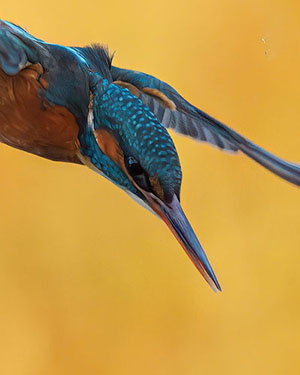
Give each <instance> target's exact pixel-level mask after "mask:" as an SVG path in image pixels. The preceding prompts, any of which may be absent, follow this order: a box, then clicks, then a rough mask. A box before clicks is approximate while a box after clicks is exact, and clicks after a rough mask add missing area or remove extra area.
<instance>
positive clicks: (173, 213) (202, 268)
mask: <svg viewBox="0 0 300 375" xmlns="http://www.w3.org/2000/svg"><path fill="white" fill-rule="evenodd" d="M149 205H150V206H151V208H152V209H153V210H154V211H155V212H156V213H157V214H158V215H159V216H160V217H161V218H162V219H163V221H164V222H165V223H166V224H167V226H168V227H169V228H170V229H171V231H172V233H173V234H174V236H175V237H176V238H177V240H178V241H179V243H180V244H181V246H182V247H183V249H184V251H185V252H186V253H187V255H188V256H189V257H190V259H191V260H192V262H193V263H194V265H195V266H196V267H197V269H198V270H199V272H200V273H201V275H202V276H203V277H204V279H205V280H206V281H207V282H208V284H209V285H210V286H211V288H212V289H213V290H214V291H217V289H218V290H219V291H221V287H220V284H219V282H218V280H217V278H216V275H215V274H214V271H213V269H212V267H211V265H210V264H209V261H208V259H207V256H206V254H205V252H204V250H203V249H202V246H201V245H200V242H199V241H198V238H197V237H196V235H195V232H194V230H193V228H192V227H191V224H190V223H189V221H188V219H187V217H186V216H185V214H184V212H183V209H182V207H181V205H180V203H179V200H178V198H177V197H176V195H174V197H173V200H172V202H171V203H170V204H165V203H163V202H161V201H159V202H157V201H154V200H153V199H151V198H150V199H149Z"/></svg>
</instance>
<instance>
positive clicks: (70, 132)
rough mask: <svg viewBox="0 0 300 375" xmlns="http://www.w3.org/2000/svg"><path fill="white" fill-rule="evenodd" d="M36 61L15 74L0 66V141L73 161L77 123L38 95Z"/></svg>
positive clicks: (64, 109)
mask: <svg viewBox="0 0 300 375" xmlns="http://www.w3.org/2000/svg"><path fill="white" fill-rule="evenodd" d="M41 73H42V68H41V66H40V65H39V64H37V65H31V66H29V67H27V68H26V69H24V70H22V71H21V72H20V73H18V74H17V75H16V76H12V77H11V76H8V75H6V74H5V73H4V72H3V71H2V70H0V141H1V142H3V143H6V144H8V145H10V146H12V147H15V148H18V149H21V150H24V151H27V152H31V153H33V154H36V155H39V156H42V157H45V158H48V159H52V160H59V161H69V162H77V163H80V161H79V160H78V158H77V155H76V153H77V150H78V140H77V136H78V125H77V123H76V120H75V118H74V116H73V115H72V114H71V113H70V112H69V111H68V110H67V109H66V108H65V107H60V106H53V105H50V104H49V103H47V102H46V99H42V98H41V97H40V95H39V90H41V89H42V85H44V86H46V85H47V82H45V81H43V80H42V82H41V83H40V82H38V77H39V75H40V74H41Z"/></svg>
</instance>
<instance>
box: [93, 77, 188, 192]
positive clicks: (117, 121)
mask: <svg viewBox="0 0 300 375" xmlns="http://www.w3.org/2000/svg"><path fill="white" fill-rule="evenodd" d="M97 77H98V79H97V82H96V84H94V86H93V88H92V91H93V95H94V99H93V108H94V111H93V112H94V127H95V129H96V130H97V129H100V128H105V129H109V130H110V131H111V133H112V134H113V135H114V137H115V138H116V139H117V141H118V143H119V144H120V147H121V149H122V151H123V152H124V155H125V157H126V156H133V157H134V158H136V159H137V160H138V161H139V163H140V164H141V166H142V167H143V169H144V170H145V171H147V173H148V175H149V176H152V177H157V178H158V179H159V181H160V183H161V185H162V187H163V188H164V190H165V191H167V192H168V193H170V194H171V193H176V194H177V195H178V196H179V192H180V185H181V178H182V173H181V167H180V163H179V158H178V155H177V151H176V148H175V145H174V143H173V141H172V139H171V137H170V135H169V133H168V131H167V130H166V128H165V127H164V126H162V124H161V123H160V122H159V121H158V120H157V118H156V117H155V116H154V114H153V113H152V112H151V111H150V110H149V109H148V108H147V107H146V106H145V105H144V104H143V103H142V101H141V100H139V99H137V98H136V97H135V96H134V95H132V94H131V93H130V92H129V91H128V90H127V89H124V88H122V87H119V86H117V85H114V84H110V83H109V82H108V81H107V80H106V79H103V78H102V77H101V76H99V75H97ZM153 160H155V163H153ZM173 190H174V191H173Z"/></svg>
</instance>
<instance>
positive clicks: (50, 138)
mask: <svg viewBox="0 0 300 375" xmlns="http://www.w3.org/2000/svg"><path fill="white" fill-rule="evenodd" d="M167 128H171V129H174V130H175V131H177V132H179V133H181V134H185V135H188V136H190V137H192V138H195V139H198V140H200V141H205V142H208V143H211V144H212V145H214V146H217V147H218V148H220V149H223V150H226V151H231V152H237V151H242V152H243V153H244V154H246V155H248V156H249V157H251V158H252V159H254V160H255V161H257V162H258V163H260V164H261V165H263V166H264V167H266V168H267V169H269V170H270V171H272V172H273V173H275V174H277V175H279V176H280V177H282V178H284V179H286V180H288V181H290V182H292V183H294V184H296V185H300V168H299V166H297V165H295V164H292V163H288V162H286V161H284V160H282V159H280V158H278V157H276V156H274V155H272V154H270V153H268V152H267V151H265V150H263V149H262V148H260V147H259V146H257V145H255V144H254V143H252V142H251V141H249V140H247V139H246V138H244V137H243V136H241V135H240V134H238V133H237V132H235V131H234V130H232V129H231V128H229V127H227V126H226V125H224V124H222V123H220V122H219V121H217V120H215V119H213V118H212V117H210V116H209V115H207V114H206V113H204V112H202V111H201V110H199V109H198V108H196V107H194V106H193V105H191V104H190V103H188V102H187V101H186V100H185V99H184V98H182V97H181V96H180V95H179V94H178V92H177V91H175V90H174V89H173V88H172V87H171V86H169V85H168V84H166V83H164V82H162V81H160V80H158V79H157V78H155V77H152V76H149V75H147V74H144V73H140V72H136V71H131V70H127V69H121V68H117V67H114V66H112V57H111V56H110V55H109V53H108V51H107V50H106V49H105V48H102V47H101V46H98V45H95V46H92V47H84V48H79V47H64V46H59V45H54V44H48V43H45V42H43V41H41V40H39V39H36V38H34V37H32V36H31V35H30V34H28V33H27V32H26V31H25V30H23V29H22V28H20V27H18V26H16V25H13V24H11V23H8V22H5V21H0V141H1V142H3V143H6V144H8V145H10V146H12V147H15V148H18V149H21V150H24V151H27V152H31V153H33V154H36V155H38V156H42V157H45V158H47V159H51V160H56V161H64V162H72V163H79V164H85V165H87V166H89V167H90V168H92V169H93V170H95V171H96V172H98V173H100V174H102V175H103V176H105V177H106V178H108V179H109V180H111V181H112V182H113V183H115V184H116V185H118V186H119V187H120V188H122V189H123V190H125V191H126V192H127V193H128V194H130V195H131V196H132V197H134V198H135V199H136V200H137V201H138V202H139V203H141V204H143V205H144V206H146V207H147V208H148V209H150V210H151V211H152V212H154V213H156V214H157V215H158V216H160V217H161V218H162V219H163V220H164V221H165V222H166V224H167V225H168V226H169V228H170V229H171V231H172V232H173V233H174V235H175V236H176V238H177V239H178V241H179V242H180V243H181V245H182V247H183V248H184V250H185V251H186V252H187V254H188V256H189V257H190V258H191V260H192V261H193V263H194V264H195V265H196V267H197V268H198V270H199V271H200V272H201V274H202V275H203V276H204V278H205V279H206V280H207V282H208V283H209V284H210V285H211V286H212V287H216V288H218V289H220V286H219V283H218V281H217V279H216V277H215V275H214V272H213V270H212V268H211V266H210V264H209V262H208V260H207V258H206V255H205V253H204V251H203V249H202V247H201V245H200V243H199V241H198V240H197V237H196V236H195V234H194V232H193V230H192V228H191V226H190V224H189V223H188V220H187V219H186V217H185V215H184V213H183V211H182V208H181V206H180V203H179V201H180V187H181V178H182V173H181V167H180V162H179V158H178V155H177V152H176V148H175V145H174V143H173V141H172V139H171V137H170V135H169V133H168V131H167Z"/></svg>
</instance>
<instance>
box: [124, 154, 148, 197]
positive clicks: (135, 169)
mask: <svg viewBox="0 0 300 375" xmlns="http://www.w3.org/2000/svg"><path fill="white" fill-rule="evenodd" d="M125 164H126V168H127V171H128V173H129V174H130V176H131V177H132V178H133V180H134V181H135V183H136V184H137V185H138V186H139V187H140V188H142V189H143V190H146V191H150V190H151V184H150V181H149V177H148V175H147V173H146V172H145V171H144V170H143V168H142V167H141V165H140V163H139V162H138V161H137V160H136V159H135V158H133V157H132V156H129V157H128V158H126V159H125Z"/></svg>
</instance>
